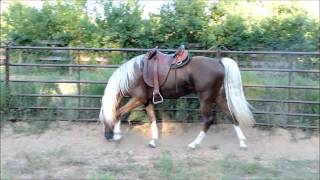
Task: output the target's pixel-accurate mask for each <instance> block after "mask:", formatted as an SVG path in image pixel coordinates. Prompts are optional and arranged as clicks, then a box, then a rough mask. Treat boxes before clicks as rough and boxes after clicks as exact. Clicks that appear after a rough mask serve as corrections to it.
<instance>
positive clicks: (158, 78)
mask: <svg viewBox="0 0 320 180" xmlns="http://www.w3.org/2000/svg"><path fill="white" fill-rule="evenodd" d="M189 61H190V58H189V56H188V51H187V50H185V48H184V46H183V45H182V46H180V47H179V49H178V50H177V51H176V52H175V53H174V54H164V53H162V52H160V51H159V50H158V48H157V47H156V48H154V49H151V50H149V51H148V52H147V53H146V55H145V58H144V67H143V79H144V81H145V83H146V84H147V85H148V86H150V87H153V98H152V102H153V104H159V103H162V102H163V97H162V95H161V93H160V87H161V86H162V85H163V84H164V83H165V82H166V79H167V76H168V74H169V71H170V69H176V68H179V67H182V66H184V65H185V64H187V63H188V62H189Z"/></svg>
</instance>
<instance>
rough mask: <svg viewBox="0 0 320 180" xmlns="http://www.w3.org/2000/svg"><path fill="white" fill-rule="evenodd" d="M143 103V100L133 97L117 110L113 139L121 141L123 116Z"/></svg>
mask: <svg viewBox="0 0 320 180" xmlns="http://www.w3.org/2000/svg"><path fill="white" fill-rule="evenodd" d="M140 105H142V102H141V101H139V99H138V98H131V99H130V100H129V101H128V102H127V103H126V104H125V105H124V106H122V107H121V108H120V109H118V111H117V120H116V122H115V125H114V129H113V134H114V135H113V140H114V141H120V140H121V139H122V134H121V128H120V125H121V117H122V116H123V115H125V114H126V113H128V112H129V111H131V110H132V109H134V108H136V107H138V106H140Z"/></svg>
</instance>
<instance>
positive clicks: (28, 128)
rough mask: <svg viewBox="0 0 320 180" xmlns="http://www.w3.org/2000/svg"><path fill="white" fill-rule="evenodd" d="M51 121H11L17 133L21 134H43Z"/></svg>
mask: <svg viewBox="0 0 320 180" xmlns="http://www.w3.org/2000/svg"><path fill="white" fill-rule="evenodd" d="M50 123H51V122H50V121H32V122H26V123H11V127H12V129H13V131H14V132H15V133H21V134H27V135H29V134H41V133H44V132H45V131H47V130H48V129H49V126H50Z"/></svg>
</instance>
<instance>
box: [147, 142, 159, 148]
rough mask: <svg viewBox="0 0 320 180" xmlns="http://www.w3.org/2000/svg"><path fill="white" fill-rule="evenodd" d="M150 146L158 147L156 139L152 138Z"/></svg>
mask: <svg viewBox="0 0 320 180" xmlns="http://www.w3.org/2000/svg"><path fill="white" fill-rule="evenodd" d="M149 147H151V148H155V147H157V145H156V141H155V140H151V141H150V142H149Z"/></svg>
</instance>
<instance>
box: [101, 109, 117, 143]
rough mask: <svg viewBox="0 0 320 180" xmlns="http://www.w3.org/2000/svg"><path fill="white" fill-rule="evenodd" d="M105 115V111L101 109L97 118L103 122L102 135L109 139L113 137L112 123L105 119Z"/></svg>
mask: <svg viewBox="0 0 320 180" xmlns="http://www.w3.org/2000/svg"><path fill="white" fill-rule="evenodd" d="M107 117H108V116H107ZM107 117H106V116H105V113H104V112H103V110H102V109H101V110H100V115H99V119H100V122H101V123H102V124H103V131H104V136H105V137H106V139H107V140H111V139H112V138H113V128H114V123H112V121H106V118H107Z"/></svg>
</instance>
